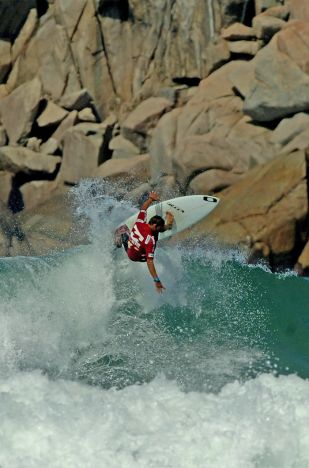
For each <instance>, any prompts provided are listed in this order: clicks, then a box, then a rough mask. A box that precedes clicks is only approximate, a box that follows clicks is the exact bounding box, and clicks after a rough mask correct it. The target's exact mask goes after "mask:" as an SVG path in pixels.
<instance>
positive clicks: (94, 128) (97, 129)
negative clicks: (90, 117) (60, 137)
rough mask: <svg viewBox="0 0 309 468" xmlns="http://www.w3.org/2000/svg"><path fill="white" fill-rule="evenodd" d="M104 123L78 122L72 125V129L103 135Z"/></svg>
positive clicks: (87, 133)
mask: <svg viewBox="0 0 309 468" xmlns="http://www.w3.org/2000/svg"><path fill="white" fill-rule="evenodd" d="M106 128H107V127H106V125H105V123H103V122H101V123H93V122H80V123H78V124H76V125H75V126H74V129H71V130H72V131H78V132H81V133H83V134H84V135H86V136H88V135H101V136H103V135H104V133H105V131H106Z"/></svg>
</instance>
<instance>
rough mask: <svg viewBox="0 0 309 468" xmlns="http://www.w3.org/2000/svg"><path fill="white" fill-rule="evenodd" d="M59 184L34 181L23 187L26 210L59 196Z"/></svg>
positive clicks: (21, 189) (55, 181) (56, 182)
mask: <svg viewBox="0 0 309 468" xmlns="http://www.w3.org/2000/svg"><path fill="white" fill-rule="evenodd" d="M58 190H59V182H58V181H57V180H54V181H48V180H34V181H32V182H28V183H27V184H24V185H22V186H21V188H20V191H21V194H22V197H23V201H24V204H25V209H26V210H27V209H31V208H34V207H35V206H38V205H40V204H41V203H44V202H46V201H47V200H49V199H50V198H51V197H53V196H55V195H56V194H57V191H58Z"/></svg>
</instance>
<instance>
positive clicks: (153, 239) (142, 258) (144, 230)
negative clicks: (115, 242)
mask: <svg viewBox="0 0 309 468" xmlns="http://www.w3.org/2000/svg"><path fill="white" fill-rule="evenodd" d="M154 201H160V198H159V196H158V194H157V193H156V192H150V193H149V195H148V198H147V200H146V201H144V203H143V204H142V206H141V210H140V212H139V214H138V216H137V220H136V222H135V224H134V226H133V228H132V230H131V232H130V231H127V232H124V233H122V234H121V243H122V245H123V247H124V249H125V251H126V252H127V255H128V257H129V259H130V260H131V261H132V262H147V267H148V270H149V273H150V274H151V276H152V278H153V281H154V283H155V287H156V289H157V291H158V292H159V293H162V292H163V290H164V289H165V287H164V286H163V284H162V283H161V281H160V279H159V277H158V274H157V271H156V268H155V265H154V252H155V249H156V245H157V241H158V237H159V233H160V232H164V231H167V230H168V229H172V226H173V221H174V216H173V214H172V213H170V212H169V211H168V212H167V213H166V219H165V221H164V219H163V218H162V217H161V216H157V215H156V216H153V217H152V218H150V220H149V221H148V223H147V212H146V211H147V209H148V208H149V206H150V205H151V204H152V202H154Z"/></svg>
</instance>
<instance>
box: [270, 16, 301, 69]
mask: <svg viewBox="0 0 309 468" xmlns="http://www.w3.org/2000/svg"><path fill="white" fill-rule="evenodd" d="M277 44H278V50H279V51H280V52H282V53H283V54H286V55H287V56H288V57H289V58H290V59H291V60H292V61H293V62H294V63H296V65H298V66H299V68H300V69H301V70H302V71H303V72H304V73H306V74H307V75H309V23H305V22H303V21H293V22H291V23H289V24H288V26H287V27H286V28H285V29H284V31H282V32H281V33H280V34H278V38H277Z"/></svg>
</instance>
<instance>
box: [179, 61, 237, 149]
mask: <svg viewBox="0 0 309 468" xmlns="http://www.w3.org/2000/svg"><path fill="white" fill-rule="evenodd" d="M240 63H241V64H242V63H243V62H242V61H240V60H235V61H233V62H229V63H227V64H226V65H224V66H223V67H222V68H220V69H219V70H217V71H215V72H214V73H212V74H211V75H209V76H208V77H207V78H206V79H205V80H202V81H201V82H200V84H199V87H198V89H197V90H196V92H195V94H194V96H193V97H192V98H191V99H190V100H189V101H188V103H187V104H186V105H185V106H184V108H183V110H182V112H181V114H180V115H179V117H178V119H177V120H178V121H177V136H176V142H177V141H178V140H180V139H183V138H185V137H186V136H189V135H195V134H198V135H202V134H205V133H208V132H209V131H210V129H211V127H212V125H213V124H214V123H215V122H216V120H217V118H218V113H220V112H221V114H223V115H226V114H233V113H234V112H233V111H232V109H231V108H233V106H234V103H235V102H236V107H238V112H237V111H236V112H237V113H238V114H239V115H238V118H240V113H241V112H242V107H243V106H242V102H241V100H240V99H238V98H237V99H236V101H235V93H234V90H233V85H232V83H231V81H230V80H229V75H230V73H232V72H233V71H234V70H237V69H238V67H239V64H240ZM229 101H230V105H229V106H228V107H229V110H227V106H226V103H227V102H229ZM223 102H224V104H223ZM216 109H217V111H216ZM209 112H210V113H212V114H216V116H214V115H213V116H212V118H209Z"/></svg>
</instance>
